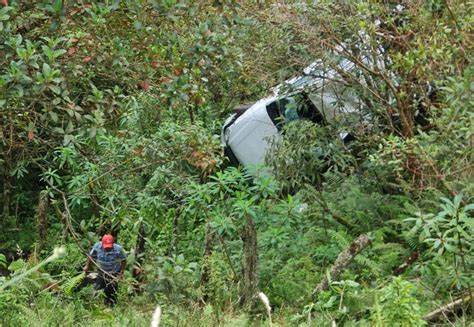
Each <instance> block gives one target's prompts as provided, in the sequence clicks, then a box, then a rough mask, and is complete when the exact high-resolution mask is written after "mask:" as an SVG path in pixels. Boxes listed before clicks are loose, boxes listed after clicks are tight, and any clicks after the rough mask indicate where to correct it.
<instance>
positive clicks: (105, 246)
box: [83, 234, 127, 305]
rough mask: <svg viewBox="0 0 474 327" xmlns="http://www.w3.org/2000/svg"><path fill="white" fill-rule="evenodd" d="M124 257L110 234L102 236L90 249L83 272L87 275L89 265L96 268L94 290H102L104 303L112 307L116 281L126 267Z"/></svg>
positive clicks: (115, 293)
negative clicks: (92, 264) (96, 275)
mask: <svg viewBox="0 0 474 327" xmlns="http://www.w3.org/2000/svg"><path fill="white" fill-rule="evenodd" d="M126 259H127V257H126V255H125V252H124V251H123V248H122V247H121V246H120V245H118V244H117V243H114V237H113V236H112V235H110V234H105V235H104V236H102V241H101V242H97V243H96V244H94V246H93V247H92V250H91V251H90V253H89V255H88V256H87V262H86V265H85V266H84V268H83V270H84V272H85V273H86V274H87V273H88V271H89V268H90V265H91V263H94V264H95V265H96V266H97V268H98V273H99V274H98V277H97V279H96V283H95V289H102V290H104V293H105V302H106V304H109V305H114V304H115V303H116V302H117V286H118V280H119V279H121V278H122V276H123V272H124V270H125V265H126V263H127V262H126Z"/></svg>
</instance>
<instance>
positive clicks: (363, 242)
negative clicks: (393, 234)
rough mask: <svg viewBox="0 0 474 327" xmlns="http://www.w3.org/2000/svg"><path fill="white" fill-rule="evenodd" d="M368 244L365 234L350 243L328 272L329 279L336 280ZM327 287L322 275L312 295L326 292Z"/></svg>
mask: <svg viewBox="0 0 474 327" xmlns="http://www.w3.org/2000/svg"><path fill="white" fill-rule="evenodd" d="M369 244H370V239H369V237H368V236H367V234H362V235H360V236H359V237H358V238H356V239H355V240H353V241H352V243H351V244H350V245H349V247H348V248H347V249H345V250H344V251H342V252H341V253H339V255H338V256H337V259H336V261H335V262H334V264H333V265H332V267H331V269H330V271H329V277H330V279H331V280H337V279H338V278H339V276H340V275H341V273H342V271H343V270H344V268H346V267H347V265H349V264H350V263H351V262H352V259H354V258H355V256H356V255H358V254H359V253H360V252H362V250H364V249H365V248H366V247H367V246H368V245H369ZM328 287H329V279H328V276H327V274H325V275H324V278H323V279H322V280H321V281H320V282H319V284H318V286H316V288H315V289H314V290H313V294H317V293H319V292H321V291H325V290H327V289H328Z"/></svg>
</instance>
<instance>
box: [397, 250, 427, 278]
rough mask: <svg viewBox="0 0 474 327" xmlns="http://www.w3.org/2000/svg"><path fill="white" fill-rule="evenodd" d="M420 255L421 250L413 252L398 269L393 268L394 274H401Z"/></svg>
mask: <svg viewBox="0 0 474 327" xmlns="http://www.w3.org/2000/svg"><path fill="white" fill-rule="evenodd" d="M419 256H420V251H418V250H416V251H415V252H413V253H412V254H411V255H410V256H409V257H408V258H407V259H406V260H405V261H404V262H403V263H402V264H401V265H400V266H398V267H397V268H396V269H394V270H393V272H392V274H393V275H394V276H398V275H401V274H403V273H404V272H405V270H406V269H407V268H408V267H409V266H410V265H411V264H412V263H413V262H415V261H416V260H417V259H418V257H419Z"/></svg>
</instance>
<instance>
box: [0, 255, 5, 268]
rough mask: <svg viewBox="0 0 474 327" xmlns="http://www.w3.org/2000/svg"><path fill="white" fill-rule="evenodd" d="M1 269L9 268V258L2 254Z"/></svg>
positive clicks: (0, 256) (0, 257)
mask: <svg viewBox="0 0 474 327" xmlns="http://www.w3.org/2000/svg"><path fill="white" fill-rule="evenodd" d="M0 267H2V268H6V267H7V257H5V255H4V254H1V253H0Z"/></svg>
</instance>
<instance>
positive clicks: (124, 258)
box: [118, 249, 127, 278]
mask: <svg viewBox="0 0 474 327" xmlns="http://www.w3.org/2000/svg"><path fill="white" fill-rule="evenodd" d="M120 260H121V261H120V271H119V273H118V277H119V278H122V276H123V272H124V271H125V266H126V265H127V256H126V255H125V252H124V251H123V249H120Z"/></svg>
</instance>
